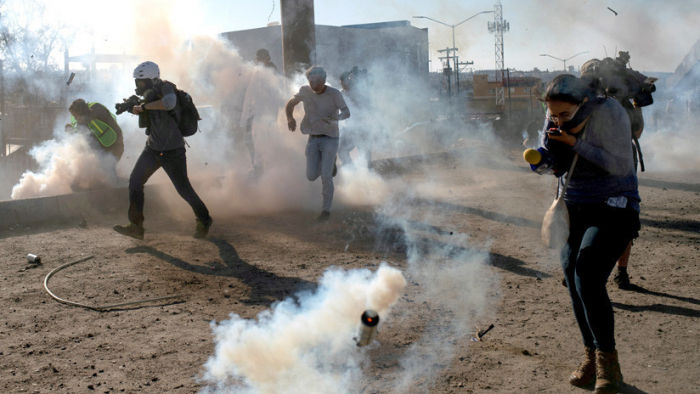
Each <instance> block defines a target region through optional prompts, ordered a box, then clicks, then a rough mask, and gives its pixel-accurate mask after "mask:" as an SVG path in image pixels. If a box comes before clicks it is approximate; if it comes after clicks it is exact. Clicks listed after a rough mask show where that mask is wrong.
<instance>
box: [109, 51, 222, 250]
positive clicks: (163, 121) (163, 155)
mask: <svg viewBox="0 0 700 394" xmlns="http://www.w3.org/2000/svg"><path fill="white" fill-rule="evenodd" d="M134 78H135V80H136V81H135V82H136V94H137V95H139V96H143V97H145V98H146V100H145V102H144V103H143V104H139V105H135V106H133V108H132V109H131V111H130V112H131V113H133V114H135V115H139V114H143V113H145V114H146V120H147V122H146V123H147V128H146V135H148V140H147V141H146V146H145V147H144V149H143V152H141V155H140V156H139V158H138V160H137V161H136V165H135V166H134V169H133V170H132V171H131V175H130V177H129V212H128V216H129V224H128V225H126V226H120V225H116V226H114V230H115V231H117V232H118V233H121V234H124V235H128V236H130V237H133V238H136V239H143V235H144V228H143V222H144V216H143V205H144V192H143V188H144V185H145V184H146V182H147V181H148V179H149V178H150V177H151V175H153V174H154V173H155V172H156V171H157V170H158V169H159V168H161V167H163V170H165V173H166V174H167V175H168V177H169V178H170V180H171V181H172V182H173V185H174V186H175V189H176V190H177V192H178V193H179V194H180V196H181V197H182V198H183V199H184V200H185V201H187V203H188V204H190V206H191V207H192V210H193V211H194V214H195V216H196V219H197V225H196V230H195V233H194V235H193V236H194V237H195V238H205V237H206V236H207V234H208V232H209V227H210V226H211V224H212V218H211V216H209V210H208V209H207V207H206V206H205V205H204V202H202V200H201V199H200V198H199V196H198V195H197V193H196V192H195V190H194V188H193V187H192V185H191V184H190V180H189V178H188V176H187V156H186V154H185V139H184V138H183V137H182V134H181V132H180V129H179V127H178V123H177V120H176V117H179V111H180V108H179V105H178V103H177V93H176V91H175V89H176V88H175V86H174V85H173V84H172V83H170V82H167V81H163V80H161V79H160V69H159V68H158V65H157V64H155V63H153V62H144V63H141V64H139V65H138V66H137V67H136V69H135V70H134ZM151 92H153V94H151Z"/></svg>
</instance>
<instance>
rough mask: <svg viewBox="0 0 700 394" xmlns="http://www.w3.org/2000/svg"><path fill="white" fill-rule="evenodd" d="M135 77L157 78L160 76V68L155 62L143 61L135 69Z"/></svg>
mask: <svg viewBox="0 0 700 394" xmlns="http://www.w3.org/2000/svg"><path fill="white" fill-rule="evenodd" d="M134 78H136V79H155V78H160V69H159V68H158V65H157V64H155V63H153V62H143V63H141V64H139V65H138V66H136V68H135V69H134Z"/></svg>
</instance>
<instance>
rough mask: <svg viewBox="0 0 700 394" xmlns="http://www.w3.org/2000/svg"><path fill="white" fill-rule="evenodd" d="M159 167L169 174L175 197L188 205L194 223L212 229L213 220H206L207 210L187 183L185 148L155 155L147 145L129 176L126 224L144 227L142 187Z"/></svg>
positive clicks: (208, 217)
mask: <svg viewBox="0 0 700 394" xmlns="http://www.w3.org/2000/svg"><path fill="white" fill-rule="evenodd" d="M161 167H163V170H165V173H166V174H168V177H169V178H170V180H171V181H172V182H173V185H174V186H175V189H176V190H177V192H178V194H180V196H181V197H182V198H183V199H184V200H185V201H187V203H189V204H190V206H191V207H192V210H193V211H194V214H195V216H196V217H197V219H199V220H200V221H201V222H202V223H204V224H205V225H207V226H209V225H211V222H212V219H211V216H209V210H208V209H207V207H206V205H204V202H202V200H201V199H200V198H199V196H198V195H197V192H195V191H194V188H193V187H192V184H191V183H190V179H189V178H188V177H187V156H186V155H185V148H184V147H183V148H178V149H173V150H168V151H164V152H158V151H155V150H153V149H151V148H149V147H148V145H146V147H145V148H144V149H143V152H141V156H139V158H138V160H136V165H135V166H134V169H133V170H132V171H131V175H130V176H129V221H130V222H132V223H134V224H137V225H139V226H142V225H143V221H144V217H143V204H144V200H145V196H144V192H143V187H144V185H145V184H146V182H147V181H148V179H149V178H150V177H151V175H153V174H154V173H155V172H156V171H157V170H158V169H159V168H161Z"/></svg>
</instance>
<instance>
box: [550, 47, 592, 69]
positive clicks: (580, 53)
mask: <svg viewBox="0 0 700 394" xmlns="http://www.w3.org/2000/svg"><path fill="white" fill-rule="evenodd" d="M584 53H588V51H584V52H579V53H577V54H575V55H574V56H571V57H567V58H566V59H559V58H558V57H554V56H552V55H547V54H546V53H541V54H540V56H549V57H551V58H552V59H557V60H559V61H561V62H564V72H566V61H567V60H571V59H573V58H575V57H576V56H578V55H582V54H584Z"/></svg>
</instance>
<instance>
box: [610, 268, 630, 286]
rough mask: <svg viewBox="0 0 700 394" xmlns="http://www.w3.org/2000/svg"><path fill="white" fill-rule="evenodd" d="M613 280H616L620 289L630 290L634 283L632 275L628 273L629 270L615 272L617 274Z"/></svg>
mask: <svg viewBox="0 0 700 394" xmlns="http://www.w3.org/2000/svg"><path fill="white" fill-rule="evenodd" d="M613 282H615V284H616V285H617V288H618V289H622V290H628V289H629V288H631V287H632V283H631V282H630V275H629V274H628V273H627V271H619V270H618V271H617V273H615V276H614V277H613Z"/></svg>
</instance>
